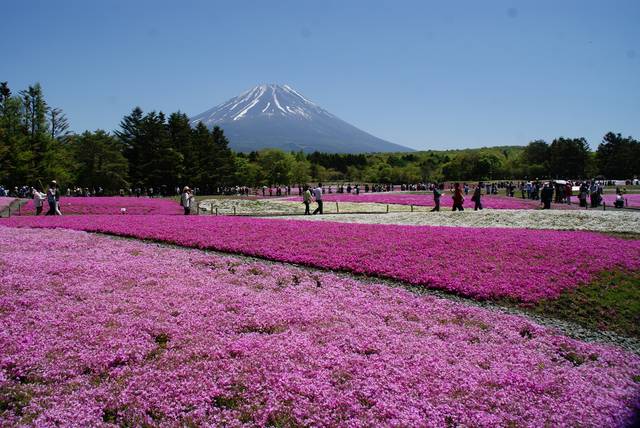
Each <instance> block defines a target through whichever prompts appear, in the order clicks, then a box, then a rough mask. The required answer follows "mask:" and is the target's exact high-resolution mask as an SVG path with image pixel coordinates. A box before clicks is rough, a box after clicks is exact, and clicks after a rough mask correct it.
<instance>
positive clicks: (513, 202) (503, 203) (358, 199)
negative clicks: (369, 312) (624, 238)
mask: <svg viewBox="0 0 640 428" xmlns="http://www.w3.org/2000/svg"><path fill="white" fill-rule="evenodd" d="M322 199H323V201H325V202H355V203H369V204H373V203H376V204H397V205H415V206H426V207H430V206H434V205H435V203H434V201H433V195H432V194H431V193H425V194H415V193H366V194H360V195H355V194H349V193H347V194H331V195H323V197H322ZM286 200H290V201H294V200H295V201H299V200H300V197H296V198H287V199H286ZM481 201H482V206H483V208H491V209H498V210H504V209H510V210H532V209H536V208H539V207H540V201H533V200H530V199H519V198H507V197H503V196H494V195H490V196H482V198H481ZM440 206H441V208H442V209H445V208H451V207H452V206H453V200H452V198H451V195H449V194H446V193H445V194H443V195H442V197H441V198H440ZM463 206H464V207H465V208H467V209H473V208H474V202H473V201H471V195H466V196H465V198H464V203H463ZM554 208H556V209H558V208H559V209H572V208H575V207H574V206H571V205H567V204H554Z"/></svg>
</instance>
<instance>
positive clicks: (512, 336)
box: [0, 217, 640, 427]
mask: <svg viewBox="0 0 640 428" xmlns="http://www.w3.org/2000/svg"><path fill="white" fill-rule="evenodd" d="M131 218H133V217H131ZM154 218H159V219H160V220H162V221H159V222H157V223H154V222H153V221H152V220H151V218H150V217H148V218H146V219H145V218H143V217H138V219H139V220H141V223H143V221H142V220H144V221H146V222H149V224H150V228H149V229H142V230H143V231H144V234H148V233H149V231H150V230H151V228H152V227H161V229H162V233H163V234H166V233H168V231H169V230H171V228H174V229H175V230H176V231H177V233H178V235H182V236H185V235H187V236H188V237H189V239H190V240H191V239H193V236H192V235H191V232H190V230H193V231H195V230H197V229H186V228H185V227H184V226H180V225H179V224H178V223H174V222H172V221H171V220H170V218H169V217H165V218H161V217H154ZM47 220H49V219H47ZM94 220H95V221H97V222H100V223H102V224H103V225H102V226H101V227H103V228H106V226H105V225H106V224H107V223H106V221H107V218H95V219H94ZM111 221H112V223H111V224H112V226H113V225H114V224H116V223H115V219H114V220H111ZM141 223H140V224H141ZM163 223H168V224H167V225H165V226H162V224H163ZM25 224H26V223H25ZM41 224H42V225H48V226H53V225H54V222H48V224H47V223H45V222H42V223H41ZM122 224H123V225H124V224H125V223H122ZM140 224H138V223H137V222H134V224H129V228H130V230H135V229H136V228H139V226H140ZM182 224H183V225H184V224H185V223H182ZM206 225H207V227H211V228H213V229H214V231H215V232H216V233H221V232H222V230H223V229H224V227H231V228H236V237H237V238H238V237H239V236H240V235H241V234H240V233H238V231H240V230H241V231H243V232H247V233H249V234H250V235H251V236H254V235H256V236H254V238H255V241H254V244H255V243H257V242H258V241H259V239H258V236H257V235H260V236H261V238H263V239H266V240H267V241H271V242H273V241H272V240H271V239H270V238H269V237H270V236H272V235H271V233H272V232H269V231H268V229H269V227H274V228H275V230H274V232H277V233H276V234H275V236H277V235H279V234H282V233H284V232H285V229H286V228H289V229H290V230H291V231H292V232H297V233H298V234H299V233H300V232H303V231H304V229H300V225H299V224H297V223H296V224H295V225H291V224H289V223H287V222H281V226H273V225H271V223H262V222H257V223H242V222H226V223H225V222H222V223H220V226H224V227H222V228H221V227H219V226H216V225H214V224H213V223H207V224H206ZM199 226H200V227H203V226H205V224H204V223H203V224H200V225H199ZM267 226H269V227H267ZM317 226H321V225H315V224H314V225H312V227H311V228H310V229H309V232H310V233H313V229H315V228H316V227H317ZM407 230H408V229H407ZM415 230H419V231H420V232H421V233H423V234H427V235H432V234H433V233H434V232H433V231H429V230H426V229H423V228H420V229H418V228H415ZM201 232H202V230H201ZM385 233H392V234H393V236H397V235H396V234H395V232H391V231H390V230H386V231H385ZM405 233H410V232H406V231H405ZM207 236H208V237H211V236H214V234H213V233H212V234H209V232H207ZM376 237H378V238H379V235H376ZM351 238H354V237H353V236H352V237H351ZM586 238H593V237H589V236H585V237H584V239H586ZM172 239H175V236H174V237H173V238H172ZM575 239H577V240H582V239H583V238H582V237H579V236H578V237H577V238H575ZM561 241H562V242H564V240H562V239H561ZM340 242H345V241H340ZM451 242H455V240H451ZM308 243H309V244H310V245H311V243H310V242H308ZM288 245H289V243H287V242H282V243H281V246H280V247H279V249H278V251H280V252H283V251H286V252H290V251H292V249H291V248H289V247H288ZM366 245H367V244H366V241H365V246H366ZM527 245H529V246H531V245H533V244H532V243H531V242H528V244H527ZM538 245H540V246H539V247H538V249H539V250H544V251H548V250H549V249H550V248H551V247H550V246H546V245H543V244H538ZM596 245H598V243H596ZM272 246H273V248H274V250H276V249H277V248H276V247H278V246H277V245H275V244H272ZM485 248H486V247H485V246H482V247H481V248H480V250H482V249H485ZM519 248H520V249H521V250H522V249H523V247H519ZM531 248H533V247H531ZM296 249H299V248H296ZM516 251H517V249H516ZM541 254H543V253H541ZM328 255H329V254H328V253H325V256H328ZM385 255H386V254H382V255H381V258H379V259H377V261H378V262H381V263H386V264H393V263H401V262H402V260H385V259H384V256H385ZM470 255H472V254H471V253H470V254H467V256H466V257H467V258H468V256H470ZM486 255H487V254H486V253H484V256H486ZM425 260H428V259H425V258H423V261H425ZM459 261H460V260H459V259H457V260H451V263H450V264H447V268H446V272H447V274H448V273H450V274H451V275H456V271H457V269H459V266H457V263H455V262H459ZM0 262H1V264H2V267H3V268H2V269H0V323H1V324H2V326H3V328H2V329H0V402H1V403H2V406H3V407H2V409H0V418H1V419H2V423H1V424H2V425H5V424H6V425H7V426H10V425H34V426H99V425H102V424H104V423H109V424H115V425H119V426H143V425H146V426H231V427H233V426H318V427H323V426H326V427H329V426H350V427H364V426H423V427H436V426H437V427H440V426H478V427H495V426H519V427H529V426H530V427H539V426H598V427H618V426H625V425H631V424H632V423H633V421H632V418H633V412H634V410H635V411H637V410H639V409H638V403H639V398H640V382H639V381H640V377H639V376H640V357H638V356H636V355H633V354H629V353H625V352H622V351H619V350H616V349H614V348H612V347H608V346H602V345H596V344H587V343H582V342H578V341H575V340H572V339H568V338H566V337H563V336H559V335H557V334H556V333H554V332H553V331H551V330H548V329H545V328H542V327H540V326H538V325H535V324H532V323H531V322H529V321H527V320H525V319H523V318H521V317H516V316H510V315H504V314H499V313H496V312H492V311H489V310H485V309H481V308H474V307H467V306H464V305H462V304H460V303H455V302H451V301H446V300H442V299H437V298H433V297H428V296H416V295H414V294H412V293H409V292H407V291H404V290H402V289H394V288H389V287H385V286H382V285H375V284H363V283H360V282H358V281H355V280H350V279H345V278H340V277H338V276H336V275H334V274H331V273H318V272H308V271H305V270H302V269H298V268H293V267H286V266H282V265H268V264H265V263H259V262H255V263H248V262H246V261H241V260H239V259H237V258H233V257H222V256H216V255H211V254H206V253H202V252H199V251H194V250H184V249H171V248H166V247H158V246H156V245H153V244H148V243H143V242H137V241H125V240H114V239H109V238H106V237H96V236H92V235H89V234H86V233H83V232H78V231H70V230H50V229H14V228H2V230H1V233H0ZM540 262H541V263H544V262H545V260H540ZM427 263H428V264H429V265H430V266H431V267H434V266H435V265H434V264H433V262H427ZM34 267H37V269H36V270H34ZM443 273H444V271H443V272H441V274H443Z"/></svg>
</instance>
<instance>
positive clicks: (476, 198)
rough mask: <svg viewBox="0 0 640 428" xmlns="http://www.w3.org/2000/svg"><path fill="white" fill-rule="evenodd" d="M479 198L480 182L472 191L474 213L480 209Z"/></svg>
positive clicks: (480, 194) (480, 195)
mask: <svg viewBox="0 0 640 428" xmlns="http://www.w3.org/2000/svg"><path fill="white" fill-rule="evenodd" d="M481 197H482V182H480V183H478V186H477V187H476V189H475V190H474V191H473V196H472V197H471V200H472V201H473V202H474V203H475V205H474V206H473V210H474V211H478V210H481V209H482V202H481V201H480V198H481Z"/></svg>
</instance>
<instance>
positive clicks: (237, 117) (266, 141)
mask: <svg viewBox="0 0 640 428" xmlns="http://www.w3.org/2000/svg"><path fill="white" fill-rule="evenodd" d="M198 122H202V123H204V124H205V125H206V126H207V127H209V128H212V127H214V126H220V127H221V128H222V129H223V130H224V133H225V135H226V136H227V137H228V139H229V141H230V146H231V148H232V149H234V150H236V151H240V152H250V151H252V150H260V149H264V148H278V149H282V150H285V151H300V150H302V151H304V152H307V153H309V152H314V151H319V152H326V153H369V152H409V151H413V149H410V148H408V147H404V146H400V145H398V144H393V143H390V142H388V141H385V140H382V139H380V138H377V137H374V136H373V135H371V134H368V133H366V132H364V131H362V130H360V129H358V128H356V127H355V126H353V125H350V124H348V123H347V122H345V121H343V120H341V119H339V118H337V117H336V116H334V115H332V114H331V113H329V112H328V111H326V110H325V109H323V108H322V107H320V106H318V105H316V104H314V103H313V102H311V101H309V100H308V99H307V98H305V97H304V96H303V95H301V94H300V93H299V92H296V91H295V90H294V89H293V88H291V87H290V86H288V85H275V84H270V85H260V86H256V87H254V88H252V89H250V90H248V91H246V92H244V93H243V94H240V95H239V96H237V97H235V98H232V99H230V100H229V101H227V102H225V103H222V104H220V105H218V106H216V107H214V108H212V109H210V110H207V111H205V112H204V113H200V114H199V115H197V116H194V117H192V118H191V119H190V123H191V125H192V126H195V125H197V124H198Z"/></svg>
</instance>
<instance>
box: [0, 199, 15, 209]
mask: <svg viewBox="0 0 640 428" xmlns="http://www.w3.org/2000/svg"><path fill="white" fill-rule="evenodd" d="M15 200H16V198H9V197H7V196H1V197H0V211H3V210H5V209H6V208H8V207H9V205H11V204H12V203H13V201H15Z"/></svg>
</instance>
